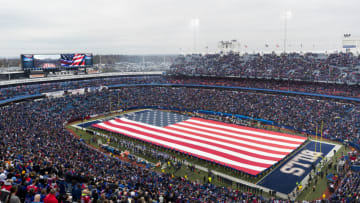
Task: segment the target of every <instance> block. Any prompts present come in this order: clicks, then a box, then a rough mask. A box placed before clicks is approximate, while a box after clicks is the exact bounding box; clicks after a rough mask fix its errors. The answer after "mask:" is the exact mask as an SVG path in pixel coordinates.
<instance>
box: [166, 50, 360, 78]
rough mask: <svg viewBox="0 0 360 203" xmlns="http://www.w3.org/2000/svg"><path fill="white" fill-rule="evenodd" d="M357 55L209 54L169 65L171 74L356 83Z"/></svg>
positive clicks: (357, 71) (357, 75)
mask: <svg viewBox="0 0 360 203" xmlns="http://www.w3.org/2000/svg"><path fill="white" fill-rule="evenodd" d="M359 68H360V61H359V57H356V56H354V55H352V54H351V53H346V54H345V53H338V54H330V55H324V54H315V53H305V54H299V53H289V54H286V55H284V54H281V55H276V54H264V55H260V54H251V55H247V54H246V55H243V56H240V55H238V54H233V53H229V54H224V55H221V54H208V55H204V56H201V55H188V56H185V57H183V56H181V57H178V58H177V60H176V62H175V63H174V64H173V65H172V66H171V67H170V71H169V73H171V74H174V75H188V76H189V75H190V76H199V75H203V76H216V77H244V78H260V79H262V78H269V79H270V78H276V79H286V80H298V81H310V82H313V81H323V82H336V83H346V84H359V81H360V72H359Z"/></svg>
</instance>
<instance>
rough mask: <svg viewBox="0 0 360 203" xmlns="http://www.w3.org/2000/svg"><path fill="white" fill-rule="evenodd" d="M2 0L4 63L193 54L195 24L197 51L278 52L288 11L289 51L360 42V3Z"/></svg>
mask: <svg viewBox="0 0 360 203" xmlns="http://www.w3.org/2000/svg"><path fill="white" fill-rule="evenodd" d="M0 1H1V6H0V26H1V32H0V56H18V55H19V54H20V53H49V52H50V53H57V52H93V53H95V54H109V53H114V54H167V53H168V54H173V53H179V52H180V49H181V50H182V52H186V53H188V52H191V51H193V39H194V37H193V36H194V32H193V28H191V26H190V21H191V19H194V18H197V19H199V27H198V31H197V34H196V36H197V37H196V39H197V50H198V51H205V47H206V46H208V47H209V50H210V51H216V50H217V42H218V41H220V40H231V39H237V40H238V41H240V43H241V46H242V47H243V46H244V45H245V44H246V45H247V46H248V48H247V51H249V52H250V51H253V50H255V51H259V50H263V51H270V50H279V51H280V50H282V46H283V37H284V34H283V33H284V19H283V17H282V16H283V14H284V13H285V11H287V10H289V11H291V12H292V17H291V19H289V20H288V44H289V47H288V49H289V50H294V49H297V50H299V49H300V44H301V43H302V44H303V50H313V49H315V50H331V49H340V48H341V39H342V36H343V34H344V33H351V34H352V35H355V36H356V35H357V36H360V26H358V23H359V22H360V12H359V8H360V1H359V0H247V1H240V0H56V1H54V0H32V1H29V0H0ZM265 43H268V44H269V46H270V47H269V48H265V46H264V45H265ZM276 44H279V46H280V48H276V47H275V45H276ZM314 44H315V48H314V46H313V45H314Z"/></svg>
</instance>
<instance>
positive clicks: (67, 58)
mask: <svg viewBox="0 0 360 203" xmlns="http://www.w3.org/2000/svg"><path fill="white" fill-rule="evenodd" d="M60 63H61V66H62V67H79V66H85V54H61V59H60Z"/></svg>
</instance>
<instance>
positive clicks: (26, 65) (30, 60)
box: [20, 53, 93, 70]
mask: <svg viewBox="0 0 360 203" xmlns="http://www.w3.org/2000/svg"><path fill="white" fill-rule="evenodd" d="M20 59H21V67H22V69H23V70H63V69H65V70H68V69H77V68H85V67H91V66H93V55H92V54H91V53H90V54H89V53H88V54H85V53H71V54H22V55H21V56H20Z"/></svg>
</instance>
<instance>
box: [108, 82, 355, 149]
mask: <svg viewBox="0 0 360 203" xmlns="http://www.w3.org/2000/svg"><path fill="white" fill-rule="evenodd" d="M119 92H120V101H124V102H125V106H127V107H130V106H149V105H150V106H161V107H171V108H177V109H181V110H185V109H187V110H198V109H201V110H210V111H216V112H223V113H232V114H240V115H245V116H249V117H252V118H261V119H265V120H270V121H274V122H275V123H277V124H279V125H283V126H290V127H293V128H294V129H295V130H296V131H298V132H303V131H309V132H312V133H314V134H315V131H316V127H318V129H320V126H321V122H322V121H323V122H324V126H323V128H324V135H325V136H327V137H329V138H332V139H348V140H350V141H354V142H356V143H359V133H360V131H359V127H360V125H359V124H360V115H359V112H360V106H359V104H351V103H340V102H336V101H331V100H317V99H311V98H305V97H292V96H284V95H271V94H264V93H253V92H244V91H224V90H219V89H202V88H184V87H179V88H167V87H154V88H148V87H137V88H123V89H121V90H120V91H119ZM132 95H138V96H140V98H136V99H135V98H134V99H130V98H132ZM150 95H157V97H153V96H150ZM179 98H181V99H179ZM112 99H113V101H117V100H118V99H119V98H117V93H116V94H115V93H114V98H112ZM116 105H117V104H116V103H114V104H113V107H112V108H116Z"/></svg>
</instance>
